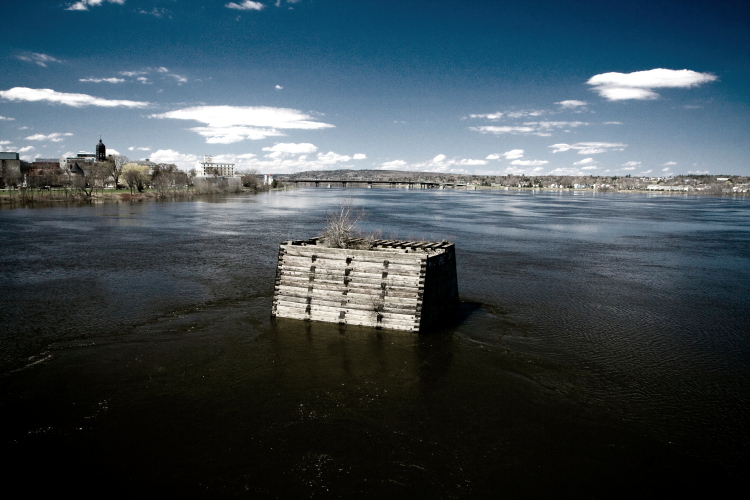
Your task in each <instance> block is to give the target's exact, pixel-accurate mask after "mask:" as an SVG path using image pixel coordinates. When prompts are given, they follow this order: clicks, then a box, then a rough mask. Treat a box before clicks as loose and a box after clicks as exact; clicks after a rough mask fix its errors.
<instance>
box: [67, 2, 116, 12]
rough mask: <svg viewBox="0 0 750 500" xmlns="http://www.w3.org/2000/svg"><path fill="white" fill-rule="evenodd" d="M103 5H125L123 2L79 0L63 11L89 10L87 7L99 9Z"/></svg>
mask: <svg viewBox="0 0 750 500" xmlns="http://www.w3.org/2000/svg"><path fill="white" fill-rule="evenodd" d="M104 3H116V4H118V5H123V4H124V3H125V0H80V1H79V2H75V3H73V4H71V5H69V6H68V7H66V8H65V10H79V11H83V10H89V7H99V6H100V5H102V4H104Z"/></svg>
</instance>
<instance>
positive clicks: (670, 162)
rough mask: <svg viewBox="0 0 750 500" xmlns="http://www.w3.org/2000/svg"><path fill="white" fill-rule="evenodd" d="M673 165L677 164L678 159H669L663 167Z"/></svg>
mask: <svg viewBox="0 0 750 500" xmlns="http://www.w3.org/2000/svg"><path fill="white" fill-rule="evenodd" d="M672 165H677V162H676V161H668V162H667V163H665V164H663V165H662V167H671V166H672Z"/></svg>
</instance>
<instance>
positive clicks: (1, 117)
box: [0, 116, 15, 122]
mask: <svg viewBox="0 0 750 500" xmlns="http://www.w3.org/2000/svg"><path fill="white" fill-rule="evenodd" d="M13 120H15V118H8V117H7V116H0V122H2V121H9V122H12V121H13Z"/></svg>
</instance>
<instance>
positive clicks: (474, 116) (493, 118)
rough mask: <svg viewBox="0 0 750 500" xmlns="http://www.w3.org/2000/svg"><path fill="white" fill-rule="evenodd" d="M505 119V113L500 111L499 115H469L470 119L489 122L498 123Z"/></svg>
mask: <svg viewBox="0 0 750 500" xmlns="http://www.w3.org/2000/svg"><path fill="white" fill-rule="evenodd" d="M502 117H503V113H502V112H500V111H498V112H497V113H487V114H484V115H469V118H486V119H487V120H492V121H496V120H499V119H500V118H502Z"/></svg>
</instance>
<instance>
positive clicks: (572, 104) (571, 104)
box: [555, 99, 588, 109]
mask: <svg viewBox="0 0 750 500" xmlns="http://www.w3.org/2000/svg"><path fill="white" fill-rule="evenodd" d="M555 104H557V105H559V106H560V107H561V108H562V109H576V108H580V107H581V106H586V105H587V104H588V103H587V102H585V101H576V100H573V99H570V100H567V101H560V102H556V103H555Z"/></svg>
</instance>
